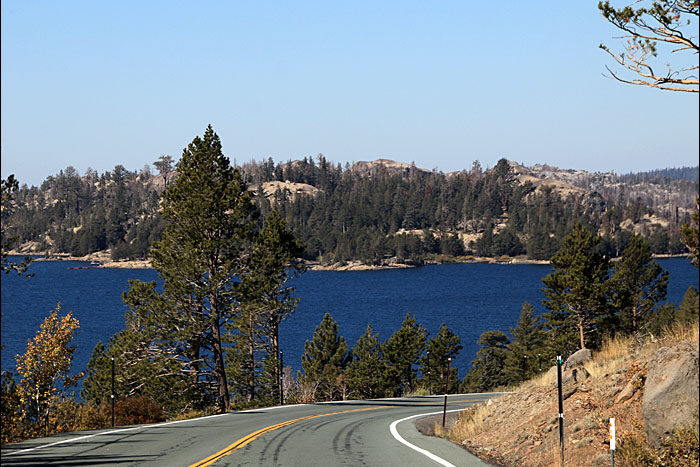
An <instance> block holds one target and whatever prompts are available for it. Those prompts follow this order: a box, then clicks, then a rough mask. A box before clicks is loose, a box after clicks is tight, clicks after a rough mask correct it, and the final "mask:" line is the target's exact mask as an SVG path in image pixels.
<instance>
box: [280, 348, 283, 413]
mask: <svg viewBox="0 0 700 467" xmlns="http://www.w3.org/2000/svg"><path fill="white" fill-rule="evenodd" d="M283 358H284V355H283V354H282V349H280V380H279V384H280V405H284V381H283V378H282V371H283V369H284V363H283V361H282V359H283Z"/></svg>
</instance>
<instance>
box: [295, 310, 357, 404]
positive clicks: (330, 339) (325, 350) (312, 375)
mask: <svg viewBox="0 0 700 467" xmlns="http://www.w3.org/2000/svg"><path fill="white" fill-rule="evenodd" d="M347 352H348V345H347V343H346V342H345V339H343V337H342V336H339V335H338V323H336V322H335V320H334V319H333V317H331V315H330V314H328V313H326V314H325V315H324V316H323V320H321V323H320V324H319V325H318V326H317V327H316V330H315V331H314V335H313V338H312V339H311V340H310V341H306V343H305V344H304V355H303V356H302V358H301V367H302V369H303V370H304V374H303V376H302V377H301V378H300V380H301V382H302V383H306V384H310V385H313V386H315V387H316V390H315V391H313V392H314V394H315V395H316V394H321V397H322V398H323V399H325V400H330V399H332V398H333V395H334V393H335V382H336V379H337V378H338V376H339V375H340V374H341V373H342V372H343V369H344V367H345V364H346V361H347Z"/></svg>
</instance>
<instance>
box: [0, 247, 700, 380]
mask: <svg viewBox="0 0 700 467" xmlns="http://www.w3.org/2000/svg"><path fill="white" fill-rule="evenodd" d="M658 262H659V264H661V266H662V267H664V268H665V269H667V270H668V271H669V273H670V283H669V291H668V301H670V302H672V303H676V304H677V303H679V302H680V301H681V300H682V298H683V295H684V294H685V291H686V290H687V289H688V287H689V286H691V285H694V286H695V287H696V288H697V287H698V270H697V269H696V268H694V267H693V266H692V265H691V264H690V262H689V261H688V260H687V259H685V258H669V259H660V260H658ZM84 265H86V263H81V262H75V261H37V262H34V263H33V264H32V265H31V266H30V271H31V272H33V273H34V277H32V278H23V277H17V276H16V275H12V274H10V275H3V276H2V345H3V346H4V349H3V350H2V370H11V371H14V369H15V358H14V357H15V355H16V354H20V353H23V352H24V351H25V348H26V344H27V340H28V339H30V338H32V337H33V336H34V335H35V333H36V331H37V329H38V328H39V325H40V324H41V322H42V321H43V320H44V318H45V317H46V315H47V314H48V313H49V311H50V310H51V309H53V308H55V307H56V304H57V303H58V302H60V303H61V309H62V314H65V313H67V312H68V311H72V312H73V314H74V316H75V317H76V318H78V320H79V321H80V329H79V330H78V332H77V334H76V338H75V340H74V343H75V344H76V346H77V349H76V352H75V358H74V362H73V372H78V371H81V370H83V369H85V367H86V366H87V362H88V360H89V359H90V354H91V353H92V349H93V348H94V346H95V344H96V343H97V341H102V342H107V341H108V340H109V338H110V337H111V336H112V335H113V334H115V333H116V332H118V331H119V330H120V329H121V328H122V327H123V324H124V319H123V316H124V312H125V311H126V307H125V306H124V304H123V303H122V302H121V294H122V293H123V292H124V291H126V290H127V288H128V280H129V279H140V280H142V281H152V280H157V279H158V276H157V274H156V272H155V271H154V270H150V269H116V268H114V269H110V268H99V269H68V267H70V266H84ZM550 271H551V268H550V266H543V265H498V264H450V265H437V266H425V267H421V268H415V269H395V270H383V271H354V272H336V271H308V272H306V273H305V274H304V275H303V276H301V277H300V278H298V279H296V280H295V282H294V285H295V286H296V288H297V291H296V295H297V296H298V297H300V298H301V300H300V302H299V307H298V309H297V311H296V313H295V314H294V315H292V316H291V317H290V318H289V319H288V320H286V321H285V322H284V323H282V328H281V330H280V338H281V346H282V349H283V351H284V357H285V364H286V365H290V366H292V368H293V369H294V370H295V371H296V370H299V369H301V356H302V354H303V353H304V342H305V341H306V340H308V339H310V338H311V336H312V335H313V332H314V329H315V328H316V326H317V325H318V323H319V322H320V321H321V319H322V318H323V315H324V314H325V313H330V314H331V315H332V316H333V318H334V319H335V320H336V321H337V322H338V324H339V331H340V334H341V335H342V336H343V337H344V338H345V340H346V341H347V342H348V346H349V347H352V346H353V345H354V344H355V342H356V341H357V339H358V337H359V336H360V335H361V334H362V333H363V332H364V331H365V329H366V327H367V324H368V323H369V324H371V325H372V327H373V328H374V331H375V332H378V333H379V334H380V338H381V339H382V340H384V339H386V338H388V337H389V336H391V334H393V333H394V331H396V330H397V329H398V328H399V326H400V325H401V322H402V321H403V318H404V316H405V315H406V313H409V312H410V313H412V314H414V315H415V316H416V318H417V320H418V322H420V323H421V324H422V325H423V326H424V327H425V328H426V329H427V330H428V331H429V332H430V333H431V335H435V334H436V333H437V331H438V328H439V326H440V324H441V323H443V322H444V323H446V324H447V325H448V326H449V328H450V329H451V330H452V331H453V332H454V333H456V334H457V335H458V336H459V337H460V338H461V339H462V345H463V346H464V349H463V350H462V351H461V352H460V354H459V355H458V356H457V358H456V361H455V364H456V366H457V367H458V368H459V374H460V378H462V377H464V375H465V373H466V370H467V368H468V366H469V362H470V361H471V360H472V359H473V358H474V357H475V356H476V352H477V350H478V346H477V344H476V341H477V339H478V338H479V336H480V335H481V333H482V332H484V331H487V330H491V329H501V330H504V331H506V332H507V331H508V330H509V328H511V327H514V326H515V324H516V322H517V319H518V316H519V313H520V308H521V306H522V304H523V302H526V301H527V302H530V303H531V304H532V305H533V306H534V307H535V309H536V310H538V311H539V312H542V311H544V308H543V306H542V304H541V302H542V299H543V298H544V294H543V293H542V291H541V287H542V283H541V279H542V278H543V277H544V276H545V275H547V274H548V273H549V272H550Z"/></svg>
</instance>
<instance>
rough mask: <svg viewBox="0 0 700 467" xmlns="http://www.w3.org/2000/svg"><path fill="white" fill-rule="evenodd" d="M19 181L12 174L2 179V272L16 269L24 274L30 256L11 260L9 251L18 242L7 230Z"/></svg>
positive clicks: (0, 181)
mask: <svg viewBox="0 0 700 467" xmlns="http://www.w3.org/2000/svg"><path fill="white" fill-rule="evenodd" d="M18 187H19V182H18V181H17V179H16V178H15V177H14V175H10V176H9V177H7V179H4V180H0V188H2V193H1V198H0V211H2V212H1V214H0V215H1V216H2V233H1V235H2V238H1V241H2V243H1V244H0V272H4V273H6V274H7V273H9V272H10V271H15V272H16V273H17V274H19V275H22V274H25V273H26V271H27V267H28V266H29V264H30V263H31V262H32V259H31V258H30V257H28V256H27V257H26V258H24V260H23V261H22V262H19V263H16V262H14V261H10V260H9V259H8V257H7V252H8V251H9V250H11V249H12V247H13V246H14V245H15V243H16V242H17V236H13V235H8V232H7V221H8V219H9V217H10V215H11V214H12V212H13V211H14V209H15V205H14V200H13V197H14V193H15V192H16V191H17V190H18Z"/></svg>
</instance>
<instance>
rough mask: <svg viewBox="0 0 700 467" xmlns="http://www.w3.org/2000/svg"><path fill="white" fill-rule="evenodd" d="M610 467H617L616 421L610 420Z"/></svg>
mask: <svg viewBox="0 0 700 467" xmlns="http://www.w3.org/2000/svg"><path fill="white" fill-rule="evenodd" d="M610 465H611V466H612V467H615V419H614V418H611V419H610Z"/></svg>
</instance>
